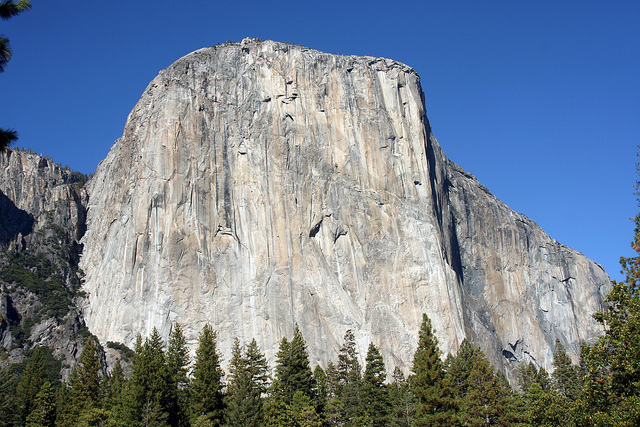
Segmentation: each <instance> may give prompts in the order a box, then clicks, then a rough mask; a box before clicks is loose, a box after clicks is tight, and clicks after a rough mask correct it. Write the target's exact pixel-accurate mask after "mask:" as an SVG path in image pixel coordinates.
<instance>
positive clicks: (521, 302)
mask: <svg viewBox="0 0 640 427" xmlns="http://www.w3.org/2000/svg"><path fill="white" fill-rule="evenodd" d="M85 188H86V191H87V197H86V198H83V197H84V196H83V197H80V199H79V200H81V201H82V203H81V205H82V207H83V209H84V208H86V209H87V222H86V233H82V232H83V231H84V228H83V227H80V228H79V230H80V229H82V232H80V234H79V235H78V236H80V235H82V240H81V243H82V244H83V245H84V251H83V254H82V258H81V260H80V267H81V268H82V270H84V272H85V273H86V277H85V283H84V286H83V290H84V291H85V292H86V294H87V298H86V300H85V304H84V307H83V314H84V319H85V321H86V323H87V326H88V327H89V329H90V330H91V332H93V333H94V334H96V335H97V336H98V337H99V338H100V340H101V341H102V342H103V343H104V342H106V341H118V342H123V343H125V344H127V345H130V346H131V345H132V344H133V342H134V341H135V338H136V335H137V334H142V335H143V336H144V335H147V334H148V333H149V332H150V331H151V329H152V328H153V327H157V328H158V329H159V330H160V332H161V333H162V334H163V335H164V336H165V337H166V336H167V335H168V334H169V332H170V330H171V327H172V325H173V324H174V323H175V322H179V323H180V324H181V325H182V326H183V327H184V329H185V332H186V335H187V337H188V339H189V342H190V344H191V345H195V343H196V338H197V334H198V332H199V331H200V330H201V328H202V327H203V326H204V324H205V323H211V324H212V326H213V327H214V328H215V329H216V330H217V331H218V342H219V345H220V349H221V351H222V353H223V356H224V357H225V359H227V360H228V359H229V357H230V348H231V345H232V342H233V338H234V337H239V338H240V339H241V340H250V339H251V338H256V340H257V342H258V344H259V345H260V347H261V348H262V349H263V350H264V351H265V352H266V353H267V356H268V357H269V358H270V359H271V360H273V358H274V356H275V353H276V351H277V346H278V343H279V341H280V340H281V338H282V337H283V336H287V337H291V336H292V333H293V328H294V325H295V324H296V323H297V324H298V325H299V326H300V329H301V330H302V332H303V334H304V336H305V338H306V340H307V344H308V346H309V352H310V356H311V359H312V360H311V362H312V364H315V363H321V364H322V365H323V366H326V363H327V361H328V360H331V359H334V358H335V357H336V353H337V349H338V347H339V346H340V345H341V343H342V337H343V335H344V333H345V331H346V330H347V329H353V331H354V333H355V336H356V340H357V343H358V345H359V350H360V353H361V356H362V357H364V353H365V352H366V348H367V345H368V343H369V342H370V341H373V342H374V343H375V344H376V345H378V346H379V347H380V349H381V352H382V354H383V356H384V357H385V360H386V362H387V364H388V365H389V367H391V366H393V365H398V366H401V367H402V368H404V369H405V370H408V368H409V366H410V363H411V358H412V356H413V352H414V350H415V348H416V344H417V337H416V334H417V331H418V328H419V326H420V321H421V315H422V313H427V314H428V315H429V317H430V318H431V319H432V323H433V326H434V327H435V329H436V334H437V336H438V339H439V341H440V345H441V348H442V350H443V351H444V352H445V354H446V352H449V351H452V352H455V351H456V350H457V348H458V346H459V344H460V342H461V341H462V339H463V338H465V337H467V338H469V339H470V340H471V342H472V343H473V344H475V345H477V346H480V347H481V348H482V349H483V350H484V351H485V353H486V354H487V356H488V357H489V358H490V359H491V360H492V362H493V363H494V364H496V365H497V366H500V367H501V368H502V369H503V370H505V372H507V373H508V374H509V373H511V372H512V371H513V369H515V367H516V366H517V364H518V362H520V361H534V362H535V363H536V364H538V365H539V366H544V367H545V368H547V369H550V368H551V364H550V363H551V357H552V352H553V346H554V343H555V340H556V338H558V339H560V340H561V341H562V342H563V344H564V345H565V347H566V348H567V349H568V351H569V352H570V353H571V354H572V355H573V356H574V357H576V356H577V352H578V351H579V344H580V342H581V341H583V340H586V341H589V340H591V339H593V338H594V337H595V336H596V335H597V334H598V333H599V332H600V328H599V326H598V325H597V324H596V322H594V320H593V319H592V317H591V314H592V313H593V312H595V311H596V310H598V309H600V308H601V307H602V301H603V295H604V294H605V293H606V291H607V289H608V284H609V279H608V277H607V275H606V274H605V272H604V271H603V269H602V268H601V267H600V266H599V265H598V264H596V263H594V262H592V261H590V260H589V259H587V258H586V257H584V256H583V255H582V254H580V253H577V252H575V251H573V250H571V249H570V248H568V247H566V246H564V245H562V244H560V243H558V242H557V241H555V240H554V239H552V238H550V237H549V236H547V235H546V234H545V233H544V232H543V231H542V230H541V229H540V228H539V227H538V226H537V225H536V224H535V223H534V222H533V221H531V220H530V219H528V218H526V217H525V216H523V215H520V214H518V213H516V212H514V211H512V210H511V209H509V208H508V207H507V206H505V205H504V204H503V203H502V202H500V201H499V200H498V199H497V198H496V197H494V196H493V195H492V194H491V193H490V192H489V191H488V190H487V189H486V188H485V187H484V186H482V185H481V184H480V183H478V182H477V180H476V179H475V178H474V177H473V176H472V175H470V174H468V173H466V172H465V171H463V170H462V169H461V168H460V167H458V166H457V165H456V164H454V163H453V162H451V161H450V160H449V159H447V157H446V156H445V155H444V153H443V151H442V149H441V147H440V145H439V143H438V142H437V140H436V139H435V137H434V136H433V135H432V133H431V128H430V125H429V122H428V120H427V117H426V109H425V103H424V94H423V92H422V89H421V86H420V79H419V77H418V75H417V74H416V72H415V71H414V70H413V69H411V68H410V67H408V66H406V65H404V64H401V63H399V62H396V61H392V60H389V59H383V58H373V57H356V56H340V55H330V54H326V53H322V52H318V51H315V50H312V49H308V48H305V47H301V46H294V45H287V44H282V43H276V42H271V41H267V42H257V41H253V40H244V41H243V42H242V43H232V44H227V45H224V46H218V47H211V48H205V49H201V50H198V51H196V52H193V53H191V54H189V55H187V56H185V57H183V58H181V59H179V60H178V61H176V62H175V63H174V64H173V65H171V66H170V67H168V68H167V69H165V70H163V71H161V72H160V74H159V75H158V76H157V77H156V78H155V79H154V80H153V81H152V82H151V83H150V84H149V86H148V87H147V89H146V90H145V92H144V94H143V95H142V97H141V98H140V100H139V102H138V103H137V105H136V106H135V108H134V109H133V111H132V112H131V113H130V115H129V117H128V120H127V123H126V126H125V129H124V134H123V136H122V137H121V138H120V139H118V140H117V141H116V142H115V144H114V145H113V147H112V149H111V151H110V153H109V155H108V156H107V158H106V159H105V160H104V161H103V162H101V163H100V165H99V166H98V169H97V171H96V173H95V175H94V176H93V178H92V179H91V180H90V181H89V182H88V183H87V185H86V186H85ZM2 191H5V190H4V189H3V190H2ZM9 198H11V196H9ZM11 200H14V199H13V198H11ZM74 200H75V199H74ZM14 203H15V201H14ZM78 212H84V211H83V210H82V209H80V210H79V211H78ZM80 222H82V221H79V224H80ZM11 226H12V227H14V229H15V230H14V232H13V234H14V235H16V230H17V231H19V230H21V229H20V227H19V226H18V225H9V227H11ZM6 227H7V226H5V228H6ZM23 234H24V233H23ZM14 240H15V239H14Z"/></svg>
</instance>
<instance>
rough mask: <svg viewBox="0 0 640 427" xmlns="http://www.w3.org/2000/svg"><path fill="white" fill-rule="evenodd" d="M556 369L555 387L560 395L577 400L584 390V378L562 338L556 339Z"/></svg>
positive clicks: (554, 356) (554, 372)
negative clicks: (570, 356)
mask: <svg viewBox="0 0 640 427" xmlns="http://www.w3.org/2000/svg"><path fill="white" fill-rule="evenodd" d="M553 366H554V368H555V369H554V371H553V374H552V378H553V387H554V389H555V391H556V393H558V394H559V395H560V396H563V397H566V398H567V399H569V400H570V401H572V402H573V401H576V400H577V399H578V398H579V397H580V394H581V392H582V379H581V378H580V368H579V367H577V366H575V365H573V364H572V363H571V359H570V358H569V356H568V355H567V352H566V351H565V349H564V346H563V345H562V343H561V342H560V340H556V349H555V352H554V353H553Z"/></svg>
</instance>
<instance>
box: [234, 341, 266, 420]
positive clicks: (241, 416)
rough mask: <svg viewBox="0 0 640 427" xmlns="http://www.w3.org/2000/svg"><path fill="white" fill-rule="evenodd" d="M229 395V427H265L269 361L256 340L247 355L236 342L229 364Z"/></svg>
mask: <svg viewBox="0 0 640 427" xmlns="http://www.w3.org/2000/svg"><path fill="white" fill-rule="evenodd" d="M229 371H230V375H229V385H228V394H227V396H226V397H225V402H226V407H227V410H226V414H227V425H228V426H238V427H240V426H247V427H249V426H261V425H262V424H263V418H264V416H263V395H264V394H265V393H266V391H267V387H268V383H269V376H268V366H267V361H266V358H265V357H264V355H263V354H262V353H260V349H259V347H258V344H257V343H256V341H255V339H254V340H252V341H251V343H250V344H249V346H248V347H247V350H246V352H245V354H244V355H243V354H242V349H241V347H240V342H239V341H238V339H237V338H236V340H235V341H234V344H233V348H232V357H231V361H230V363H229Z"/></svg>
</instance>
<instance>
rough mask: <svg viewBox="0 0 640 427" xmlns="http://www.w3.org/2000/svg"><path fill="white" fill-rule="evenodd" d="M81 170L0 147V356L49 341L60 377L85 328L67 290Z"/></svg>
mask: <svg viewBox="0 0 640 427" xmlns="http://www.w3.org/2000/svg"><path fill="white" fill-rule="evenodd" d="M85 178H86V177H83V176H82V174H78V173H76V172H72V171H71V170H70V169H68V168H63V167H61V166H60V165H58V164H56V163H54V162H53V161H52V160H51V159H48V158H44V157H41V156H38V155H36V154H34V153H30V152H27V151H23V150H7V152H5V153H0V347H1V348H0V364H2V363H6V362H8V363H15V362H20V361H22V360H23V358H24V350H28V349H30V348H33V347H35V346H46V347H49V348H51V350H52V354H53V356H54V357H56V358H57V359H60V360H63V362H64V366H65V368H64V369H63V377H66V376H68V374H69V371H70V368H71V367H72V366H74V365H75V358H76V356H77V355H78V349H79V348H80V347H81V345H82V344H81V343H82V341H83V339H84V336H86V334H87V333H88V331H87V329H86V327H85V325H84V320H83V318H82V314H81V312H80V311H79V310H78V309H77V308H76V307H75V304H74V301H73V300H74V298H75V294H76V291H77V290H78V288H79V287H80V280H81V274H82V273H81V272H80V271H79V270H78V269H77V265H78V260H79V254H80V252H81V250H82V248H81V246H80V244H79V240H80V238H81V237H82V236H83V234H84V231H85V224H86V223H85V219H86V210H85V204H86V193H84V192H83V191H82V190H81V189H80V186H79V184H81V183H82V181H84V179H85Z"/></svg>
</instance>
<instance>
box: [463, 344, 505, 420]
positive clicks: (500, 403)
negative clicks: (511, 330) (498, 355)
mask: <svg viewBox="0 0 640 427" xmlns="http://www.w3.org/2000/svg"><path fill="white" fill-rule="evenodd" d="M474 353H475V357H474V359H475V362H474V364H473V367H472V369H471V372H470V373H469V376H468V379H467V384H466V393H465V395H464V397H463V402H464V404H463V407H464V415H463V418H464V420H465V422H466V425H469V426H494V425H508V419H507V412H508V411H507V407H508V405H509V400H510V394H511V390H510V388H509V385H508V384H507V383H506V381H502V380H501V378H500V377H499V376H498V375H496V373H495V371H494V369H493V368H492V367H491V365H490V364H489V360H487V358H486V357H485V355H484V353H483V352H482V351H481V350H480V349H476V350H475V352H474Z"/></svg>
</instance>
